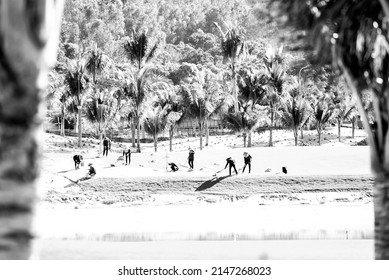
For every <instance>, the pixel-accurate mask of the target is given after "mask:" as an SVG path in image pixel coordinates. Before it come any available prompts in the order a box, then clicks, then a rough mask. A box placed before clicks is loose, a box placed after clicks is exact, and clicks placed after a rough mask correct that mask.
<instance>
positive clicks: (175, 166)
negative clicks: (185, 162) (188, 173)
mask: <svg viewBox="0 0 389 280" xmlns="http://www.w3.org/2000/svg"><path fill="white" fill-rule="evenodd" d="M169 165H170V169H171V170H172V171H173V172H176V171H177V170H178V166H177V165H176V164H175V163H174V162H171V163H169Z"/></svg>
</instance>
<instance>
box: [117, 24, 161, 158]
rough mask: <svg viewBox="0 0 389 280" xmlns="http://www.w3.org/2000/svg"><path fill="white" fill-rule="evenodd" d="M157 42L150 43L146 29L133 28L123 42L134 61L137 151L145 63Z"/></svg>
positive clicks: (133, 90)
mask: <svg viewBox="0 0 389 280" xmlns="http://www.w3.org/2000/svg"><path fill="white" fill-rule="evenodd" d="M158 45H159V43H158V42H156V43H152V42H151V40H150V37H149V36H148V34H147V30H145V31H142V32H140V31H139V32H138V31H136V30H135V29H133V32H132V34H131V38H129V39H127V40H126V42H125V43H124V51H125V53H126V54H127V57H128V59H129V60H130V61H131V62H132V63H134V65H135V66H136V69H137V72H136V74H134V78H135V80H134V83H133V86H132V94H131V95H132V98H133V104H134V114H133V116H134V120H135V123H136V125H137V151H138V152H140V120H141V114H142V112H141V111H140V109H141V106H142V105H143V102H144V101H145V96H146V95H145V94H146V90H145V88H144V87H145V85H146V84H147V79H148V78H149V76H148V73H149V71H147V68H148V67H147V64H148V63H149V62H151V60H152V59H153V58H154V56H155V54H156V51H157V48H158Z"/></svg>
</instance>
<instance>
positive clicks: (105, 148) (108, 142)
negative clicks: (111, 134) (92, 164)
mask: <svg viewBox="0 0 389 280" xmlns="http://www.w3.org/2000/svg"><path fill="white" fill-rule="evenodd" d="M108 150H111V140H109V138H108V137H107V136H105V137H104V141H103V156H104V155H105V156H108Z"/></svg>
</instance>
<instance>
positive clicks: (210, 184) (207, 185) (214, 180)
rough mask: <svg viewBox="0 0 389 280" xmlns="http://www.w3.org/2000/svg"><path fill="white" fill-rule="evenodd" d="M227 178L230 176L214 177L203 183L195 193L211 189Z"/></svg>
mask: <svg viewBox="0 0 389 280" xmlns="http://www.w3.org/2000/svg"><path fill="white" fill-rule="evenodd" d="M227 177H230V176H222V177H215V178H212V179H211V180H208V181H205V182H204V183H202V184H201V186H200V187H198V188H197V189H196V190H195V191H196V192H200V191H203V190H206V189H209V188H212V187H213V186H214V185H216V184H217V183H219V182H221V181H222V180H224V179H225V178H227Z"/></svg>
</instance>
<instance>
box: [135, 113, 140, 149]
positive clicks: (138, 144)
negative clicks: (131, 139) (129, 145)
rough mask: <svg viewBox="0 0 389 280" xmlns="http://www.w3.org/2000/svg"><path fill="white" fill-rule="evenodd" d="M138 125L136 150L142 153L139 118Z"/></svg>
mask: <svg viewBox="0 0 389 280" xmlns="http://www.w3.org/2000/svg"><path fill="white" fill-rule="evenodd" d="M137 126H138V128H137V133H136V134H137V135H136V138H137V143H136V151H137V152H138V153H140V120H139V119H138V120H137Z"/></svg>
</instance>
